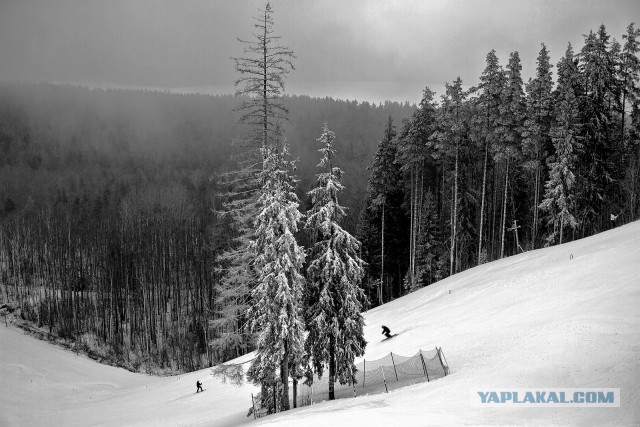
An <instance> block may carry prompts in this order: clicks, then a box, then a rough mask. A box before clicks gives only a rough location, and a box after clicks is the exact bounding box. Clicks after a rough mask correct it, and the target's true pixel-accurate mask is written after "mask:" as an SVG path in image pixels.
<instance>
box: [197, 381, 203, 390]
mask: <svg viewBox="0 0 640 427" xmlns="http://www.w3.org/2000/svg"><path fill="white" fill-rule="evenodd" d="M196 386H197V387H198V389H197V390H196V393H200V392H201V391H204V390H203V389H202V383H201V382H200V381H196Z"/></svg>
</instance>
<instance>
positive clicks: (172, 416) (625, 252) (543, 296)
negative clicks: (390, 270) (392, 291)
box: [0, 222, 640, 426]
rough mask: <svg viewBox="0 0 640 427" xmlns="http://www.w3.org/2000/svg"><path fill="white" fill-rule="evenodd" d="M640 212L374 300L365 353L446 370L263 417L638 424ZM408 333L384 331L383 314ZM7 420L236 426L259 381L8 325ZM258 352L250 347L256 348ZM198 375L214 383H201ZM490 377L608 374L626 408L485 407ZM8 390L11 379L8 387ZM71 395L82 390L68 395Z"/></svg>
mask: <svg viewBox="0 0 640 427" xmlns="http://www.w3.org/2000/svg"><path fill="white" fill-rule="evenodd" d="M639 257H640V222H634V223H631V224H628V225H625V226H623V227H620V228H617V229H615V230H611V231H608V232H605V233H602V234H598V235H596V236H593V237H590V238H586V239H583V240H578V241H574V242H571V243H568V244H564V245H560V246H556V247H552V248H548V249H541V250H537V251H531V252H527V253H524V254H521V255H518V256H513V257H510V258H506V259H503V260H500V261H496V262H493V263H489V264H485V265H482V266H479V267H476V268H473V269H470V270H467V271H465V272H463V273H460V274H457V275H454V276H452V277H450V278H447V279H446V280H443V281H441V282H439V283H436V284H434V285H432V286H429V287H428V288H425V289H422V290H420V291H418V292H415V293H413V294H410V295H407V296H405V297H403V298H400V299H398V300H395V301H393V302H391V303H389V304H385V305H384V306H381V307H377V308H375V309H373V310H371V311H369V312H367V313H366V315H365V318H366V323H367V326H366V328H365V337H366V339H367V340H368V341H369V345H368V347H367V354H366V358H367V359H376V358H378V357H381V356H384V355H385V354H388V352H390V351H393V352H394V353H398V354H403V355H412V354H414V353H415V352H416V350H417V349H419V348H422V349H430V348H433V347H434V346H436V345H437V346H442V348H443V350H444V352H445V354H446V357H447V359H448V362H449V365H450V367H451V375H449V376H448V377H446V378H442V379H439V380H437V381H434V382H431V383H421V384H418V385H415V386H411V387H406V388H403V389H399V390H395V391H393V392H391V393H389V394H377V395H371V396H364V397H358V398H357V399H343V400H338V401H333V402H324V403H321V404H318V405H313V406H310V407H304V408H299V409H296V410H292V411H290V412H287V413H282V414H277V415H272V416H269V417H267V418H265V419H263V420H261V421H260V422H259V423H258V424H268V425H304V426H326V425H334V426H339V425H354V426H355V425H357V426H377V425H398V426H418V425H465V424H466V425H492V424H501V425H505V424H506V425H514V424H515V425H585V424H587V425H637V424H638V423H640V412H639V410H638V408H640V393H639V391H638V385H639V384H640V313H639V311H638V309H637V307H639V306H640V281H639V280H640V279H639V278H640V262H638V261H639ZM382 324H384V325H387V326H389V327H390V328H391V330H392V332H399V333H400V334H399V335H398V336H397V337H396V338H394V339H393V340H389V341H384V342H382V341H381V339H382V336H381V335H380V333H381V329H380V326H381V325H382ZM0 342H1V343H2V345H1V347H0V349H1V350H0V382H1V387H2V391H3V393H1V394H0V413H1V414H2V415H0V424H3V425H4V424H6V425H34V424H35V425H47V424H55V425H60V424H61V423H64V424H65V425H92V424H97V423H105V424H107V425H127V424H137V425H176V424H184V425H215V426H230V425H237V424H238V423H242V422H245V421H251V420H252V418H246V417H244V415H245V414H246V410H247V409H248V407H249V405H250V394H251V393H252V392H255V391H256V389H255V388H254V387H252V386H249V385H246V386H243V387H240V388H236V387H233V386H231V385H224V384H220V383H219V381H218V380H216V379H213V378H211V377H210V376H209V374H208V370H203V371H199V372H193V373H191V374H188V375H183V376H180V377H168V378H152V377H147V376H142V375H138V374H131V373H128V372H124V371H122V370H119V369H115V368H111V367H107V366H102V365H98V364H95V363H94V362H92V361H88V360H86V359H83V358H81V357H78V356H75V355H73V354H70V353H67V352H64V351H62V350H59V349H57V348H53V347H50V346H48V345H47V344H45V343H42V342H39V341H35V340H34V339H32V338H29V337H25V336H23V335H20V333H19V332H16V331H15V330H13V329H11V328H9V329H7V328H4V327H2V328H0ZM250 357H251V356H250V355H248V356H245V357H244V360H247V359H248V358H250ZM196 379H200V380H203V382H204V388H205V389H209V390H212V391H213V393H210V392H209V391H207V392H206V393H204V394H202V395H195V394H193V393H194V392H195V381H196ZM492 387H507V388H516V387H517V388H527V387H529V388H530V387H549V388H559V387H567V388H568V387H611V388H620V389H621V401H622V404H621V406H620V408H600V409H598V408H555V409H554V408H528V409H527V408H515V409H514V408H508V409H505V408H482V407H476V406H472V405H471V399H472V396H473V395H474V393H475V392H476V391H478V390H486V389H488V388H492ZM6 391H9V392H8V393H7V392H6ZM72 402H74V403H73V404H72Z"/></svg>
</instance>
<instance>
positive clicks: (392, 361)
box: [389, 352, 398, 381]
mask: <svg viewBox="0 0 640 427" xmlns="http://www.w3.org/2000/svg"><path fill="white" fill-rule="evenodd" d="M389 354H390V355H391V363H393V372H395V374H396V381H398V371H396V362H395V360H393V352H391V353H389Z"/></svg>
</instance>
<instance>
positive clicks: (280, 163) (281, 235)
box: [248, 143, 304, 410]
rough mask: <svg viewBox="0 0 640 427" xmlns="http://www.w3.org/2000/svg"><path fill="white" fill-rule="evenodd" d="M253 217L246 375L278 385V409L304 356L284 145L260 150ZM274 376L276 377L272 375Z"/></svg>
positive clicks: (298, 252) (293, 201) (294, 212)
mask: <svg viewBox="0 0 640 427" xmlns="http://www.w3.org/2000/svg"><path fill="white" fill-rule="evenodd" d="M263 153H264V154H263V157H264V170H263V172H262V173H261V182H262V188H261V194H260V197H259V199H258V207H259V213H258V215H257V218H256V220H255V235H254V241H253V244H252V248H253V251H254V254H255V260H254V264H253V267H254V269H255V271H256V274H257V284H256V287H255V288H254V289H253V290H252V292H251V298H252V304H251V307H250V308H249V312H248V315H249V319H250V321H251V324H250V327H251V332H253V333H255V334H257V342H256V353H255V354H256V356H255V359H254V360H253V362H252V364H251V367H250V369H249V377H250V378H251V379H252V380H253V381H255V382H258V383H260V384H262V385H265V384H267V385H273V384H274V383H278V382H280V384H281V385H282V387H281V388H279V390H281V392H282V394H281V396H280V399H281V402H282V403H281V408H282V410H287V409H289V386H288V384H289V375H290V372H291V371H293V372H294V373H296V374H297V373H298V372H299V371H300V369H298V366H299V365H300V364H301V363H302V359H303V355H304V320H303V317H302V316H303V315H302V304H303V298H304V294H303V288H304V277H303V276H302V268H303V263H304V251H303V249H302V248H301V247H300V246H299V245H298V243H297V242H296V238H295V235H294V234H295V233H296V232H297V231H298V224H299V223H300V221H301V219H302V214H301V213H300V212H299V211H298V206H299V201H298V198H297V196H296V194H295V192H294V187H295V181H294V180H293V178H292V177H291V176H290V174H289V170H290V169H291V167H292V162H291V161H290V160H288V159H287V157H288V154H289V153H288V149H287V145H286V143H285V144H282V147H281V148H280V147H278V146H277V145H268V146H266V147H265V148H263ZM278 373H279V378H278V377H277V375H278Z"/></svg>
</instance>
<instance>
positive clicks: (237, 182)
mask: <svg viewBox="0 0 640 427" xmlns="http://www.w3.org/2000/svg"><path fill="white" fill-rule="evenodd" d="M259 12H260V14H259V16H257V17H255V21H256V23H255V24H254V28H255V32H254V33H253V40H249V41H246V40H241V39H239V41H240V42H242V43H243V44H244V46H245V49H244V56H242V57H237V58H233V59H234V61H235V66H236V71H237V72H238V73H239V74H240V77H239V78H238V79H237V80H236V82H235V85H236V88H237V90H236V96H237V97H239V98H240V100H241V102H240V104H239V105H238V107H236V110H237V111H240V112H241V116H240V119H239V121H240V123H242V124H243V125H245V127H244V130H245V134H243V135H242V136H241V137H239V138H237V139H236V140H235V141H234V145H235V146H236V149H237V150H238V153H237V159H238V166H237V168H236V169H235V170H234V171H231V172H229V173H227V174H226V175H224V176H222V177H220V178H221V179H220V181H221V182H222V183H223V187H224V192H223V194H221V195H220V196H221V198H222V199H223V209H222V210H221V211H220V212H219V214H220V215H221V216H224V217H226V220H227V221H230V224H229V229H230V234H231V238H230V239H229V242H228V244H227V246H226V247H225V248H224V250H223V252H222V254H221V255H220V256H219V257H218V260H217V261H218V273H219V274H220V287H219V292H218V294H217V298H216V299H217V301H216V304H215V307H216V309H215V313H214V319H213V321H212V322H211V325H212V327H213V329H214V331H213V333H214V339H213V340H212V341H211V343H210V345H211V346H212V347H213V349H214V351H217V352H218V353H219V354H220V355H222V356H224V355H227V354H229V352H230V351H234V352H236V353H237V352H240V351H244V350H250V348H249V343H250V337H249V336H248V335H247V333H246V332H247V328H245V323H246V319H245V313H246V308H247V306H248V304H249V298H250V290H251V288H252V287H253V286H254V285H255V274H254V272H253V270H252V267H251V265H250V261H251V260H252V259H253V258H254V257H255V254H254V253H253V252H252V249H251V246H250V245H251V242H252V240H253V233H254V228H253V222H254V218H255V217H256V215H257V212H256V209H257V208H256V205H257V202H258V195H259V194H260V182H259V177H258V174H259V173H260V171H262V170H263V168H264V164H263V163H264V161H265V159H264V158H263V156H264V155H265V154H266V153H267V151H268V150H267V147H268V146H269V145H270V144H272V143H274V142H273V141H274V139H275V138H276V137H275V130H276V127H277V126H278V122H279V121H280V120H282V119H284V118H286V114H287V110H286V108H285V106H284V104H283V103H282V92H283V91H284V79H285V77H286V75H287V74H288V73H289V72H290V71H291V70H292V69H293V64H292V62H291V61H292V60H293V58H294V55H293V52H292V51H291V50H290V49H289V48H287V47H284V46H281V45H279V44H278V43H279V39H280V37H278V36H276V35H274V33H273V18H272V14H273V9H272V8H271V5H270V4H269V3H267V5H266V6H265V8H264V10H260V11H259ZM243 328H244V329H243Z"/></svg>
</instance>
